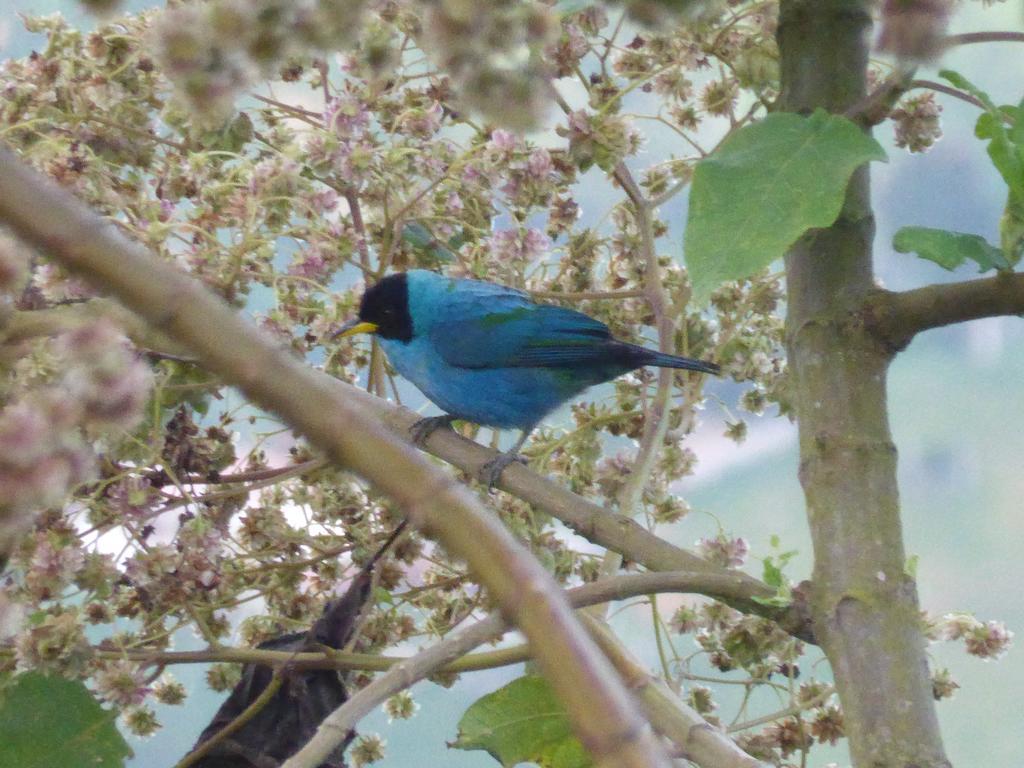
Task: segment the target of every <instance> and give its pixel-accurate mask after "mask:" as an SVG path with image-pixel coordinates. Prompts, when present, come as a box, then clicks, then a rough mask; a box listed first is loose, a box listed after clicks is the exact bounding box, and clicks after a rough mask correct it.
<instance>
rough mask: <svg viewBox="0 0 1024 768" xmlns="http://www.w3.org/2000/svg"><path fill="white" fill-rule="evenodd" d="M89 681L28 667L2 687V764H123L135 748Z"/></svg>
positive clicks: (23, 767)
mask: <svg viewBox="0 0 1024 768" xmlns="http://www.w3.org/2000/svg"><path fill="white" fill-rule="evenodd" d="M115 717H117V714H116V713H115V712H111V711H109V710H106V709H103V707H101V706H100V704H99V702H98V701H96V699H95V698H94V697H93V695H92V694H91V693H89V689H88V688H86V687H85V685H84V684H83V683H80V682H74V681H71V680H65V679H64V678H61V677H48V676H46V675H42V674H40V673H38V672H27V673H25V674H23V675H18V677H16V678H14V680H13V681H12V682H11V684H10V685H9V686H7V687H5V688H3V689H2V690H0V765H3V766H12V768H13V766H17V767H18V768H71V767H72V766H74V768H79V767H81V768H86V767H88V768H120V766H122V765H123V764H124V758H126V757H129V756H131V754H132V751H131V749H129V747H128V745H127V744H126V743H125V740H124V738H122V736H121V734H120V733H119V732H118V730H117V728H116V727H115V726H114V719H115Z"/></svg>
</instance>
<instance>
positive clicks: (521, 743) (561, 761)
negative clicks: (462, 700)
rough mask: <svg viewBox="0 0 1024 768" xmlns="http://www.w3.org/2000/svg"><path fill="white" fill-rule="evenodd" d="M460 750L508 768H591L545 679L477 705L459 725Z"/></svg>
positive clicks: (518, 684) (529, 679) (514, 685)
mask: <svg viewBox="0 0 1024 768" xmlns="http://www.w3.org/2000/svg"><path fill="white" fill-rule="evenodd" d="M450 746H452V747H455V748H456V749H466V750H472V749H483V750H486V751H487V752H489V753H490V754H491V756H492V757H494V759H495V760H497V761H498V762H499V763H501V764H502V765H503V766H506V768H511V766H515V765H518V764H519V763H536V764H537V765H539V766H541V768H589V766H590V765H591V761H590V756H589V755H588V754H587V753H586V750H584V749H583V745H582V744H580V742H579V740H577V739H576V737H575V736H573V733H572V729H571V727H570V726H569V720H568V718H567V717H566V715H565V710H564V709H563V708H562V705H561V704H560V703H559V702H558V700H557V699H556V698H555V695H554V693H552V692H551V688H550V686H548V684H547V682H546V681H545V680H544V678H542V677H536V676H532V675H527V676H526V677H520V678H518V679H517V680H513V681H512V682H511V683H509V684H508V685H506V686H505V687H504V688H499V689H498V690H496V691H494V692H493V693H489V694H487V695H486V696H484V697H482V698H480V699H477V700H476V701H475V702H474V703H473V704H472V705H471V706H470V707H469V709H467V710H466V713H465V714H464V715H463V716H462V719H461V720H460V721H459V736H458V738H457V739H456V740H455V741H454V742H453V743H452V744H451V745H450Z"/></svg>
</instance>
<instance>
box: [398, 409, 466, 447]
mask: <svg viewBox="0 0 1024 768" xmlns="http://www.w3.org/2000/svg"><path fill="white" fill-rule="evenodd" d="M453 421H455V417H454V416H448V415H445V416H427V417H426V418H423V419H420V420H419V421H417V422H416V423H415V424H413V425H412V426H411V427H409V433H410V435H411V436H412V442H413V445H417V446H419V447H420V448H422V447H423V446H424V445H425V444H426V442H427V438H428V437H430V436H431V435H432V434H434V431H435V430H438V429H444V428H449V429H450V428H451V426H452V422H453Z"/></svg>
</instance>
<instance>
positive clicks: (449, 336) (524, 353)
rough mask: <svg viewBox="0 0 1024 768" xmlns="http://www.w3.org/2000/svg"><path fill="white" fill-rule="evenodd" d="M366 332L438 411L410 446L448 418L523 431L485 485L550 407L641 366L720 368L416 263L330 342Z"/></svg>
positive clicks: (372, 296)
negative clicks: (442, 413)
mask: <svg viewBox="0 0 1024 768" xmlns="http://www.w3.org/2000/svg"><path fill="white" fill-rule="evenodd" d="M357 333H373V334H376V336H377V338H378V339H379V340H380V344H381V347H382V348H383V349H384V352H385V354H387V356H388V360H390V361H391V364H392V365H393V366H394V368H395V370H396V371H398V373H399V374H401V375H402V376H403V377H405V378H406V379H408V380H409V381H411V382H412V383H413V384H415V385H416V386H417V387H418V388H419V389H420V391H421V392H423V394H424V395H426V396H427V398H428V399H430V400H431V401H432V402H433V403H434V404H435V405H436V406H438V407H439V408H440V409H441V410H443V411H445V413H446V415H445V416H434V417H429V418H426V419H422V420H421V421H419V422H418V423H417V424H416V425H414V426H413V436H414V438H415V439H416V442H418V443H422V441H423V440H424V439H426V437H427V436H428V435H429V434H430V433H431V432H432V431H434V429H437V428H438V427H441V426H448V425H450V424H451V422H453V421H455V420H456V419H459V420H463V421H472V422H475V423H477V424H481V425H484V426H488V427H498V428H501V429H509V428H515V429H520V430H522V436H521V437H520V438H519V440H518V441H517V442H516V444H515V445H514V446H513V447H512V449H511V450H509V451H508V452H507V453H504V454H502V455H500V456H498V457H497V458H496V459H494V460H492V461H491V462H488V464H487V465H485V467H484V468H483V469H482V470H481V477H482V478H483V479H484V480H487V481H488V485H489V486H493V485H494V484H495V483H496V482H497V480H498V477H499V476H500V475H501V472H502V470H503V469H504V468H505V467H506V466H507V465H508V464H510V463H512V462H513V461H515V460H516V459H517V458H518V456H517V454H518V451H519V449H520V448H522V446H523V444H524V443H525V442H526V438H527V437H528V436H529V434H530V432H531V431H532V430H533V429H534V427H536V426H537V424H538V423H540V421H541V420H542V419H543V418H544V417H545V416H547V415H548V414H549V413H550V412H551V411H553V410H555V409H556V408H557V407H558V406H560V405H561V404H562V403H564V402H566V401H567V400H569V399H571V398H573V397H574V396H576V395H578V394H579V393H580V392H582V391H583V390H585V389H587V388H588V387H591V386H593V385H595V384H601V383H602V382H605V381H610V380H611V379H614V378H616V377H617V376H621V375H622V374H624V373H627V372H628V371H632V370H634V369H636V368H640V367H641V366H645V365H654V366H659V367H662V368H682V369H684V370H689V371H700V372H703V373H718V370H719V369H718V366H717V365H715V364H714V363H708V362H703V361H700V360H691V359H690V358H686V357H677V356H675V355H667V354H664V353H662V352H657V351H654V350H651V349H646V348H644V347H639V346H636V345H635V344H627V343H626V342H622V341H618V340H616V339H614V338H612V335H611V332H610V331H609V330H608V326H606V325H605V324H604V323H602V322H599V321H598V320H595V319H593V318H592V317H588V316H587V315H584V314H583V313H581V312H576V311H575V310H572V309H565V308H563V307H556V306H551V305H547V304H537V303H535V302H534V301H533V300H532V299H531V298H530V296H529V295H528V294H527V293H524V292H523V291H518V290H516V289H514V288H508V287H506V286H503V285H496V284H494V283H486V282H482V281H479V280H459V279H453V278H447V277H444V276H442V275H438V274H436V273H434V272H428V271H426V270H420V269H415V270H411V271H409V272H401V273H397V274H393V275H389V276H388V277H385V278H384V279H382V280H381V281H380V282H378V283H377V284H376V285H374V286H372V287H371V288H369V289H368V290H367V291H366V293H365V294H363V298H362V301H361V303H360V305H359V315H358V317H356V318H354V319H353V320H350V321H348V322H347V323H345V324H344V325H343V326H342V327H341V329H339V330H338V331H337V332H336V333H335V334H334V338H340V337H344V336H351V335H353V334H357Z"/></svg>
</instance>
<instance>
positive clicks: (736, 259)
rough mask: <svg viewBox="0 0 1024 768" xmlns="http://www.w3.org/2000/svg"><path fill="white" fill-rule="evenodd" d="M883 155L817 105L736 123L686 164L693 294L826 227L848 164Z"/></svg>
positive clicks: (700, 295)
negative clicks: (693, 163)
mask: <svg viewBox="0 0 1024 768" xmlns="http://www.w3.org/2000/svg"><path fill="white" fill-rule="evenodd" d="M885 159H886V156H885V150H883V149H882V147H881V145H879V143H878V142H877V141H875V140H874V139H873V138H871V137H870V136H869V135H867V134H865V133H864V132H863V131H861V129H860V128H858V127H857V126H856V125H855V124H854V123H852V122H850V121H849V120H847V119H846V118H844V117H840V116H838V115H831V114H828V113H827V112H825V111H823V110H818V111H817V112H815V113H814V114H813V115H811V116H810V117H801V116H800V115H795V114H789V113H776V114H772V115H768V117H766V118H765V119H764V120H762V121H761V122H759V123H755V124H753V125H749V126H747V127H745V128H741V129H740V130H738V131H737V132H736V133H735V134H734V135H733V136H732V137H730V138H729V140H728V141H726V142H725V143H724V144H723V145H722V146H721V148H719V150H718V151H717V152H715V154H714V155H712V156H711V157H708V158H706V159H704V160H702V161H701V162H700V163H698V165H697V168H696V170H695V171H694V175H693V190H692V192H691V193H690V216H689V221H688V223H687V226H686V265H687V268H688V269H689V272H690V278H691V279H692V280H693V296H694V301H695V302H696V303H697V304H698V305H699V304H703V303H704V302H705V301H706V300H707V298H708V297H709V296H710V294H711V292H712V291H713V290H715V288H717V287H718V286H719V285H720V284H721V283H723V282H725V281H726V280H739V279H742V278H744V277H750V276H751V275H753V274H755V273H756V272H757V271H759V270H761V269H763V268H764V267H766V266H768V265H769V264H771V263H772V262H773V261H775V260H776V259H779V258H781V257H782V256H783V254H785V252H786V249H787V248H789V246H791V245H792V244H793V243H794V242H795V241H796V240H797V238H799V237H800V235H802V234H803V233H804V232H806V231H807V230H808V229H810V228H812V227H827V226H828V225H829V224H831V223H832V222H833V221H835V219H836V216H838V215H839V211H840V209H841V208H842V205H843V199H844V195H845V192H846V184H847V182H848V181H849V179H850V175H851V174H852V173H853V171H854V170H855V169H856V168H857V167H858V166H860V165H862V164H864V163H866V162H868V161H869V160H883V161H884V160H885Z"/></svg>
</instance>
